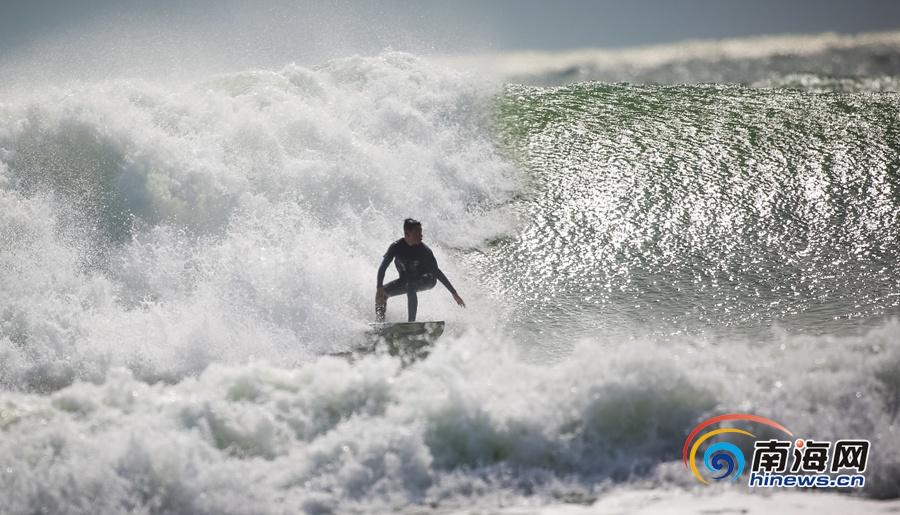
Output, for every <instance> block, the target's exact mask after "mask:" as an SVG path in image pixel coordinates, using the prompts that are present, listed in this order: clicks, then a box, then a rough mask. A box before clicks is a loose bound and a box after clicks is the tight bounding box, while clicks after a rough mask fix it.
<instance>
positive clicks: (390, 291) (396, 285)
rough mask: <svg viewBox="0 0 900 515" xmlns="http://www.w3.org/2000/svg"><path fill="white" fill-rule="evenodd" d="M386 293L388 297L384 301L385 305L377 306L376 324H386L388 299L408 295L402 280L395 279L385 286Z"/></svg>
mask: <svg viewBox="0 0 900 515" xmlns="http://www.w3.org/2000/svg"><path fill="white" fill-rule="evenodd" d="M384 293H385V297H386V298H385V301H384V302H385V303H384V304H375V321H376V322H384V315H385V313H386V312H387V299H389V298H391V297H395V296H397V295H401V294H403V293H406V285H405V284H404V283H401V282H400V279H394V280H393V281H391V282H389V283H387V284H385V285H384Z"/></svg>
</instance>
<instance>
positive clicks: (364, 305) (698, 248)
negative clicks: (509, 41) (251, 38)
mask: <svg viewBox="0 0 900 515" xmlns="http://www.w3.org/2000/svg"><path fill="white" fill-rule="evenodd" d="M880 38H881V39H878V41H877V42H876V43H872V42H871V41H870V40H864V41H850V42H847V41H844V40H840V41H839V44H838V43H833V44H831V46H828V45H829V44H830V43H829V44H823V43H821V41H819V40H818V39H815V38H811V39H810V43H809V45H811V46H812V47H813V49H812V50H809V51H806V52H805V53H800V54H798V56H797V57H793V58H791V59H787V60H786V59H782V58H778V57H777V56H779V55H781V54H780V53H779V52H782V50H781V47H778V45H777V44H775V43H773V48H774V50H772V54H771V55H768V54H767V55H764V56H747V55H743V54H741V55H737V56H735V55H732V54H728V53H727V52H726V53H725V54H722V53H721V52H720V53H716V54H714V58H710V57H709V52H707V51H706V50H704V51H703V52H700V51H697V53H695V54H688V55H687V57H684V56H682V61H667V64H665V69H666V70H671V69H673V68H672V66H674V65H673V64H672V63H673V62H681V63H689V65H690V66H688V65H686V64H683V65H682V66H680V67H677V69H679V70H682V71H684V70H687V71H684V73H687V74H688V75H683V74H682V75H678V77H679V80H674V81H669V80H664V77H669V75H664V74H662V73H663V72H659V69H661V68H653V69H650V68H646V66H647V65H646V64H645V63H644V64H641V63H639V62H637V61H635V62H628V63H625V64H623V63H622V62H619V61H615V62H614V63H613V64H614V65H615V66H619V68H615V66H613V65H609V67H607V68H603V69H602V70H601V69H600V68H596V67H595V68H592V70H594V71H593V72H591V73H595V72H596V73H597V74H600V75H601V76H596V77H593V76H591V77H587V78H590V79H597V80H590V81H585V82H578V83H572V84H563V85H560V86H548V85H546V84H551V83H552V84H557V83H560V82H565V81H560V75H559V74H558V73H557V72H556V71H553V70H543V71H541V72H540V73H538V74H537V75H535V73H536V72H534V70H532V72H531V73H532V75H531V77H532V79H534V80H517V79H516V77H521V74H519V72H516V73H513V74H511V75H509V76H508V77H505V78H503V77H501V78H500V80H497V78H496V77H492V78H490V79H487V78H485V77H484V76H482V75H481V74H480V73H479V72H477V71H471V69H466V67H465V66H459V65H458V63H457V65H454V66H452V67H451V66H449V65H447V64H446V63H442V62H438V61H439V60H434V59H430V58H425V57H422V56H416V55H410V54H404V53H396V52H385V53H382V54H379V55H376V56H370V57H347V58H344V59H337V60H333V61H329V62H327V63H323V64H321V65H319V66H315V67H301V66H297V65H288V66H286V67H284V68H282V69H279V70H246V71H243V72H235V73H230V74H221V75H216V76H210V77H208V78H207V79H205V80H201V81H196V82H193V83H190V84H187V85H185V84H181V83H179V84H175V83H167V82H165V81H152V80H137V79H118V80H106V81H97V82H79V83H68V84H60V85H57V86H53V87H48V86H42V87H39V88H34V89H33V90H31V91H27V92H24V90H23V89H22V88H21V87H20V88H18V89H17V92H15V93H13V92H8V93H4V94H0V205H2V208H0V434H2V438H0V499H2V501H0V513H11V514H12V513H122V512H134V513H210V514H213V513H215V514H223V513H235V514H243V513H298V512H305V513H352V512H375V513H383V512H388V511H401V512H408V513H430V512H442V511H447V510H455V509H460V508H471V507H475V508H479V509H484V510H490V509H494V508H499V507H505V506H534V505H541V504H548V503H549V504H552V503H560V502H578V503H588V502H591V501H593V500H595V499H597V498H598V497H601V496H603V495H604V492H607V491H609V489H611V488H616V487H619V486H623V485H624V486H633V487H660V488H670V487H672V488H681V487H685V488H691V487H693V486H694V484H695V480H694V479H693V478H692V477H691V476H690V474H688V473H686V472H685V471H684V470H683V468H682V466H681V463H680V451H681V445H682V442H683V439H684V437H685V436H686V435H687V433H688V432H689V431H690V429H691V428H692V427H693V426H694V425H695V424H696V423H697V422H698V421H700V420H702V419H704V418H706V417H709V416H714V415H718V414H721V413H724V412H731V411H742V412H752V413H755V414H758V415H762V416H766V417H769V418H772V419H775V420H778V421H779V422H781V423H783V424H785V425H786V426H788V427H789V428H790V429H791V430H792V431H793V432H794V433H795V434H796V435H803V436H806V437H811V438H816V439H837V438H841V437H851V438H867V439H869V440H870V441H871V442H872V450H871V453H870V460H869V467H868V469H867V472H866V477H867V484H866V487H865V488H864V489H863V490H862V491H861V492H859V495H863V496H866V497H872V498H895V497H897V496H898V495H900V487H898V485H900V445H898V443H897V442H898V441H900V439H898V428H897V415H898V410H900V379H898V378H900V343H898V338H900V322H898V320H897V318H896V317H897V315H898V312H900V309H898V307H900V274H898V272H897V266H896V264H897V261H898V252H900V248H898V241H900V240H898V236H900V235H898V231H900V172H898V166H900V158H898V156H900V103H898V100H900V97H898V93H897V92H896V91H897V88H896V87H895V85H896V84H897V79H896V77H897V76H900V70H898V69H897V68H898V67H900V65H898V64H897V63H898V61H897V59H896V58H895V57H894V56H896V55H898V54H897V53H896V52H897V48H896V47H892V46H890V45H892V44H894V43H892V41H894V39H897V38H893V39H891V37H888V36H880ZM817 41H818V43H816V42H817ZM776 43H777V41H776ZM814 43H815V44H814ZM816 44H818V45H819V46H816ZM873 45H874V46H873ZM729 48H730V47H729ZM704 52H705V53H704ZM835 52H838V53H839V54H840V55H845V54H846V55H853V56H857V57H858V56H867V58H866V59H856V60H855V62H857V63H862V64H860V66H859V67H858V68H857V69H852V70H851V69H847V70H843V69H842V70H839V71H842V73H840V74H839V75H832V74H829V73H817V72H815V69H816V68H817V66H816V65H817V63H823V62H828V63H833V62H838V61H836V60H835V59H834V55H835ZM892 52H894V53H892ZM682 54H684V52H683V51H681V53H680V54H679V55H682ZM603 55H605V54H603ZM885 55H887V57H884V56H885ZM773 56H776V57H773ZM607 57H608V56H607ZM626 57H627V56H626ZM605 58H606V57H604V59H605ZM622 59H625V57H623V58H622ZM723 60H724V62H723ZM596 61H597V59H595V60H594V62H596ZM852 61H853V60H852V59H847V60H845V61H840V62H852ZM786 62H787V63H793V64H792V65H791V66H788V65H787V64H785V63H786ZM616 63H618V64H616ZM635 63H637V64H635ZM773 63H774V64H773ZM867 63H868V64H867ZM657 65H658V63H657V64H654V65H653V66H657ZM864 65H865V66H864ZM641 67H642V68H641ZM461 68H462V69H461ZM749 68H752V69H753V70H754V72H753V73H752V74H749V75H741V76H732V75H728V74H727V73H726V74H725V75H722V76H716V77H715V80H714V82H716V84H708V83H706V82H708V80H707V79H708V76H709V75H711V74H713V73H714V71H716V70H718V71H716V72H715V73H725V72H722V70H726V71H727V70H745V71H746V70H747V69H749ZM610 69H616V70H620V71H621V73H623V74H633V73H634V70H636V69H641V70H644V71H645V72H646V73H649V74H650V75H646V76H641V77H638V76H633V75H629V77H628V78H627V80H628V82H621V83H616V82H610V81H614V80H622V79H620V78H616V77H604V76H602V73H606V72H605V71H603V70H607V71H608V70H610ZM648 69H649V70H650V71H646V70H648ZM597 70H600V71H597ZM622 70H624V71H622ZM653 70H657V71H653ZM691 70H694V71H691ZM696 70H705V73H706V74H704V73H698V72H696ZM601 72H602V73H601ZM535 77H537V79H535ZM642 77H643V78H642ZM673 82H675V83H680V84H670V83H673ZM523 83H529V84H530V85H524V84H523ZM541 84H543V85H541ZM20 86H21V85H20ZM407 216H413V217H416V218H419V219H421V220H422V221H423V223H424V226H425V241H426V242H427V243H429V245H431V247H432V248H433V249H434V250H435V252H436V255H437V257H438V260H439V262H440V263H441V266H442V268H443V269H444V270H445V271H446V272H447V274H448V276H449V277H450V279H451V280H452V281H453V282H454V284H455V286H456V287H457V289H458V290H459V291H460V293H461V294H462V296H463V297H464V298H465V299H466V301H467V304H468V305H469V307H468V309H466V310H460V309H458V308H456V307H455V306H454V305H453V302H452V299H451V298H450V296H449V294H447V292H445V291H443V290H441V289H440V287H438V288H437V289H436V290H434V291H432V292H429V293H426V294H423V296H422V297H421V298H420V308H419V310H420V317H419V318H420V319H445V320H446V321H447V325H448V331H447V333H445V335H444V336H443V337H442V338H441V340H440V344H439V345H438V346H437V348H436V349H435V351H434V352H433V354H432V355H431V356H429V357H428V358H427V359H425V360H423V361H421V362H419V363H417V364H415V365H413V366H410V367H408V368H401V367H400V363H399V362H397V361H396V360H394V359H392V358H390V357H387V356H368V357H364V358H362V359H359V360H357V361H354V362H352V363H351V362H349V361H347V360H344V359H341V358H336V357H332V356H330V354H333V353H336V352H341V351H346V350H348V349H350V348H352V347H353V346H354V345H355V344H357V343H358V342H359V341H360V338H361V333H362V331H363V330H364V329H365V328H366V325H365V324H366V322H367V321H368V320H370V318H371V317H372V314H373V310H372V308H373V306H372V301H373V294H374V291H373V290H374V281H375V277H374V276H375V269H376V267H377V264H378V262H379V260H380V257H381V255H382V254H383V252H384V250H385V249H386V248H387V245H388V244H389V243H390V242H391V241H392V240H393V239H396V238H397V237H399V233H400V224H401V221H402V219H403V218H405V217H407ZM401 304H402V302H399V303H398V302H397V301H393V302H392V303H391V304H390V305H389V307H388V317H389V318H391V319H395V320H401V319H403V317H404V312H403V311H404V308H403V306H401Z"/></svg>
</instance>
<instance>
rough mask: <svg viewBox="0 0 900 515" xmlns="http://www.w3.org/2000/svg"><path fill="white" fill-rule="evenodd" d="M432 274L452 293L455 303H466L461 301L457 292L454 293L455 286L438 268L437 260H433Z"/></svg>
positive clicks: (462, 304) (463, 305)
mask: <svg viewBox="0 0 900 515" xmlns="http://www.w3.org/2000/svg"><path fill="white" fill-rule="evenodd" d="M434 276H435V277H436V278H437V280H438V281H440V282H441V284H443V285H444V287H445V288H447V289H448V290H449V291H450V295H453V300H455V301H456V303H457V304H459V305H460V306H462V307H466V303H465V302H463V300H462V297H460V296H459V294H458V293H456V288H454V287H453V285H452V284H450V279H447V276H446V275H444V272H442V271H441V269H440V268H438V266H437V260H435V261H434Z"/></svg>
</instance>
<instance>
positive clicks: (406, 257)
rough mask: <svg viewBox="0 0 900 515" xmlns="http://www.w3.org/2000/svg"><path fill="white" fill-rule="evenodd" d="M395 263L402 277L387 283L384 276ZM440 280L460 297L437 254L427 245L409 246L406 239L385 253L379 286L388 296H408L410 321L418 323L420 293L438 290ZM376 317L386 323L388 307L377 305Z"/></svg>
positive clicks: (397, 242)
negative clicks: (392, 262)
mask: <svg viewBox="0 0 900 515" xmlns="http://www.w3.org/2000/svg"><path fill="white" fill-rule="evenodd" d="M391 260H393V261H394V264H395V265H396V266H397V272H399V273H400V277H399V278H397V279H394V280H393V281H391V282H389V283H387V284H383V283H384V273H385V271H387V267H388V265H389V264H391ZM437 281H440V282H441V284H443V285H444V286H446V287H447V289H448V290H450V293H452V294H454V295H455V294H456V290H455V289H454V288H453V285H452V284H450V280H449V279H447V276H446V275H444V272H441V269H440V268H438V264H437V260H436V259H435V258H434V253H433V252H431V249H430V248H428V245H425V244H424V243H420V244H418V245H408V244H407V243H406V240H405V239H403V238H400V239H399V240H397V241H395V242H394V243H391V246H390V247H388V250H387V252H386V253H385V254H384V259H383V260H382V261H381V266H379V267H378V287H379V288H381V287H382V285H383V286H384V292H385V294H387V296H388V297H393V296H395V295H402V294H404V293H405V294H406V301H407V306H408V309H409V311H408V313H409V321H410V322H415V321H416V310H417V309H418V307H419V299H418V297H417V296H416V292H420V291H424V290H430V289H431V288H434V285H435V283H436V282H437ZM375 318H376V319H377V320H378V321H379V322H382V321H384V306H378V305H376V306H375Z"/></svg>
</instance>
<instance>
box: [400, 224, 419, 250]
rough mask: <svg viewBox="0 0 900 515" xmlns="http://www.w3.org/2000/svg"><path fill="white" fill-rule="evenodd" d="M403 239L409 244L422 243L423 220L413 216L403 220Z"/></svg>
mask: <svg viewBox="0 0 900 515" xmlns="http://www.w3.org/2000/svg"><path fill="white" fill-rule="evenodd" d="M403 239H404V240H406V244H407V245H418V244H420V243H422V222H420V221H418V220H413V219H412V218H407V219H406V220H403Z"/></svg>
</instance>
